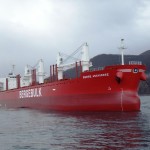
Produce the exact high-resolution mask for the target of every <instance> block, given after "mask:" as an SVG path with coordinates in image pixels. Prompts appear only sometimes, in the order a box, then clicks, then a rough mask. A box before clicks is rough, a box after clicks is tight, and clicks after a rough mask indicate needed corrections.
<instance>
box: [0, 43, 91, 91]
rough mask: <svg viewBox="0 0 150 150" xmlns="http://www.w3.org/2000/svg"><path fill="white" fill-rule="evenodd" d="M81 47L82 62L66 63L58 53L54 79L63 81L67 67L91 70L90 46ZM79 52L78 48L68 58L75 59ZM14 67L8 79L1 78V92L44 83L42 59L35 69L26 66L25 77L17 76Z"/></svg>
mask: <svg viewBox="0 0 150 150" xmlns="http://www.w3.org/2000/svg"><path fill="white" fill-rule="evenodd" d="M81 47H82V49H81V59H80V60H79V59H78V60H77V61H76V62H70V63H66V62H65V61H64V60H63V58H62V56H61V54H60V53H58V55H57V62H56V63H57V65H56V66H55V68H54V65H53V68H52V69H53V71H52V72H53V78H55V79H57V80H61V79H63V71H64V70H65V68H66V67H68V68H69V67H71V68H72V67H76V69H78V67H79V66H80V67H82V71H81V72H84V71H88V70H89V67H90V66H91V62H90V60H89V52H88V45H87V43H85V44H83V45H82V46H80V48H81ZM78 50H80V49H79V48H78V49H77V50H76V51H75V52H73V53H72V54H71V55H69V56H68V58H73V57H72V55H74V54H76V53H77V52H78ZM68 58H67V59H68ZM64 62H65V64H64ZM14 67H15V65H12V71H11V73H9V74H8V76H7V77H6V78H0V91H3V90H7V89H15V88H20V87H25V86H30V85H35V84H36V83H37V82H38V84H43V83H44V77H45V72H44V62H43V60H42V59H40V60H39V61H38V63H37V64H36V65H35V66H34V67H31V66H29V65H26V66H25V69H24V75H23V76H22V77H20V75H17V76H16V75H15V73H14ZM33 70H34V71H33ZM56 76H57V77H56ZM36 77H37V78H36Z"/></svg>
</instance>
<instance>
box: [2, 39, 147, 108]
mask: <svg viewBox="0 0 150 150" xmlns="http://www.w3.org/2000/svg"><path fill="white" fill-rule="evenodd" d="M122 42H123V40H122ZM120 49H121V52H122V55H121V56H122V64H121V65H112V66H106V67H104V68H103V69H101V70H93V71H91V70H90V69H89V68H90V66H91V63H90V61H89V57H88V45H87V44H84V45H83V48H82V58H81V60H80V61H78V62H76V63H75V69H76V78H73V79H71V78H68V79H66V78H64V75H63V70H64V67H65V66H68V65H64V63H63V59H62V57H61V55H60V54H59V55H58V57H57V64H56V65H52V66H50V77H49V80H47V81H46V80H45V79H44V69H43V68H44V66H43V61H42V60H40V61H39V64H38V71H36V70H35V69H33V70H29V66H26V67H25V74H24V76H23V77H20V75H17V76H16V75H14V73H13V72H12V73H10V74H9V76H8V77H7V78H1V79H0V83H1V84H0V88H1V92H0V107H6V108H32V109H45V110H59V111H139V110H140V98H139V96H138V93H137V92H138V87H139V83H140V80H146V75H145V73H144V72H145V70H146V67H145V66H144V65H142V64H141V63H139V62H138V63H136V64H135V62H134V64H124V58H123V50H124V46H123V43H122V45H121V47H120ZM69 65H71V66H73V63H70V64H69ZM37 76H38V79H37Z"/></svg>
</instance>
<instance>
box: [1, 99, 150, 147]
mask: <svg viewBox="0 0 150 150" xmlns="http://www.w3.org/2000/svg"><path fill="white" fill-rule="evenodd" d="M141 102H142V106H141V112H130V113H129V112H128V113H127V112H126V113H125V112H105V113H104V112H101V113H79V112H78V113H69V112H66V113H61V112H59V113H58V112H41V111H36V110H28V109H19V110H12V109H0V150H99V149H102V150H103V149H104V150H107V149H108V150H109V149H110V150H113V149H114V150H115V149H116V150H149V149H150V96H143V97H141Z"/></svg>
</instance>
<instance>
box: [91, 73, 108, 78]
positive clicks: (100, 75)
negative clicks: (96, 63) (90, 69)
mask: <svg viewBox="0 0 150 150" xmlns="http://www.w3.org/2000/svg"><path fill="white" fill-rule="evenodd" d="M108 76H109V73H101V74H94V75H93V76H92V77H93V78H97V77H108Z"/></svg>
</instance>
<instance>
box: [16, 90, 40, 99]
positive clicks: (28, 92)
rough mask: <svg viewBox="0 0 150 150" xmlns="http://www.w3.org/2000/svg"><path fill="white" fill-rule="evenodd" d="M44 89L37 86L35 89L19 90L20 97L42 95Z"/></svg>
mask: <svg viewBox="0 0 150 150" xmlns="http://www.w3.org/2000/svg"><path fill="white" fill-rule="evenodd" d="M41 96H42V91H41V88H35V89H27V90H21V91H19V98H20V99H22V98H32V97H41Z"/></svg>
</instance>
